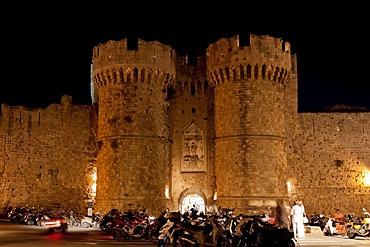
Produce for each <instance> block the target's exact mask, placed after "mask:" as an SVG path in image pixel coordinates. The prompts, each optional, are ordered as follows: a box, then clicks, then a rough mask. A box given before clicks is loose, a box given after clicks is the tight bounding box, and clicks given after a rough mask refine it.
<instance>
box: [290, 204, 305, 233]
mask: <svg viewBox="0 0 370 247" xmlns="http://www.w3.org/2000/svg"><path fill="white" fill-rule="evenodd" d="M301 205H303V204H302V203H301V201H299V200H296V201H294V205H293V207H292V210H291V212H290V216H291V220H292V229H293V232H294V237H295V238H304V237H305V229H304V224H303V213H304V212H303V210H304V207H302V206H301Z"/></svg>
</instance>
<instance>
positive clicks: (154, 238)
mask: <svg viewBox="0 0 370 247" xmlns="http://www.w3.org/2000/svg"><path fill="white" fill-rule="evenodd" d="M148 239H149V240H150V242H152V243H153V244H156V243H157V242H158V236H156V234H154V233H153V232H149V233H148Z"/></svg>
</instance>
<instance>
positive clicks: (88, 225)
mask: <svg viewBox="0 0 370 247" xmlns="http://www.w3.org/2000/svg"><path fill="white" fill-rule="evenodd" d="M81 226H82V227H84V228H89V227H91V225H90V223H88V222H82V223H81Z"/></svg>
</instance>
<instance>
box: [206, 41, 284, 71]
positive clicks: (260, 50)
mask: <svg viewBox="0 0 370 247" xmlns="http://www.w3.org/2000/svg"><path fill="white" fill-rule="evenodd" d="M249 37H250V42H249V43H250V45H249V46H239V36H238V35H236V36H234V37H232V38H222V39H220V40H219V41H217V42H215V43H213V44H210V45H209V46H208V48H207V52H206V54H207V65H208V66H212V67H213V66H220V65H222V64H229V63H233V62H238V63H242V62H243V63H249V64H259V65H262V64H275V65H276V66H280V67H284V68H290V66H291V54H290V44H289V43H288V42H283V40H282V39H281V38H274V37H272V36H269V35H263V36H257V35H253V34H251V35H250V36H249Z"/></svg>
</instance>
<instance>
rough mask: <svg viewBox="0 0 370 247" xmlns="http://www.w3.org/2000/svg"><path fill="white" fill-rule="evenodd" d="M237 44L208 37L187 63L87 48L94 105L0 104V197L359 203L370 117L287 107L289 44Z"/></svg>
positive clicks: (35, 202) (7, 200)
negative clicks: (206, 43)
mask: <svg viewBox="0 0 370 247" xmlns="http://www.w3.org/2000/svg"><path fill="white" fill-rule="evenodd" d="M249 42H250V44H249V45H247V46H240V45H239V38H238V36H235V37H232V38H230V39H220V40H219V41H217V42H215V43H214V44H211V45H209V47H208V48H207V51H206V56H199V57H198V60H197V62H198V63H197V64H194V65H192V64H189V63H188V60H187V57H180V56H178V55H177V54H176V51H175V50H173V49H172V48H171V47H169V46H167V45H164V44H161V43H159V42H157V41H151V42H147V41H143V40H140V39H139V40H138V44H137V45H138V46H137V48H135V49H130V48H129V47H128V43H127V39H124V40H121V41H109V42H107V43H105V44H100V45H98V46H96V47H95V48H94V51H93V80H94V90H95V97H96V99H97V103H96V104H94V105H91V106H85V105H74V104H73V103H72V99H71V97H69V96H63V98H62V102H61V104H51V105H50V106H49V107H47V108H46V109H27V108H25V107H23V106H16V107H10V106H6V105H2V112H1V118H0V120H1V122H0V162H1V163H0V192H1V195H2V196H1V197H0V205H3V206H6V205H8V204H11V205H19V204H28V205H30V206H35V207H41V206H42V207H47V206H60V207H63V208H74V209H76V210H85V209H86V205H87V201H88V200H93V201H94V203H95V205H94V209H95V210H97V211H101V212H106V211H108V210H110V209H111V208H119V209H122V210H125V209H127V207H129V205H130V204H133V205H134V206H135V207H137V208H142V207H146V208H148V210H149V212H151V213H155V214H157V213H159V212H160V211H162V210H163V209H164V208H165V207H169V208H170V209H171V210H178V209H180V208H181V206H182V205H181V202H182V200H183V199H184V197H185V196H186V195H188V194H198V195H200V196H202V198H203V199H204V201H205V204H206V205H221V206H225V207H231V208H232V207H236V208H237V211H238V212H240V213H247V211H249V210H255V209H262V210H263V209H267V208H269V207H274V206H275V205H276V203H277V202H278V201H282V202H284V203H286V204H290V205H291V204H292V202H293V200H295V199H301V200H303V202H304V204H305V206H306V209H307V212H308V213H313V212H322V211H323V210H325V211H326V212H328V211H332V210H333V209H334V208H340V209H342V210H343V211H344V212H347V213H348V212H355V213H360V212H361V208H362V207H367V208H368V209H370V205H369V202H370V185H369V184H365V175H366V172H370V160H369V159H370V155H369V154H370V112H351V113H348V112H347V113H345V112H341V113H339V112H337V113H298V112H297V109H298V107H297V104H298V98H297V88H298V79H297V78H298V77H299V76H298V74H299V73H298V72H297V68H296V64H297V61H296V55H295V54H291V53H290V45H289V43H287V42H283V41H282V40H281V39H280V38H273V37H270V36H255V35H251V36H250V41H249ZM95 173H97V180H96V181H95V180H94V177H93V175H94V174H95ZM95 182H96V184H97V188H96V189H95V188H94V187H92V185H93V184H94V183H95Z"/></svg>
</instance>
